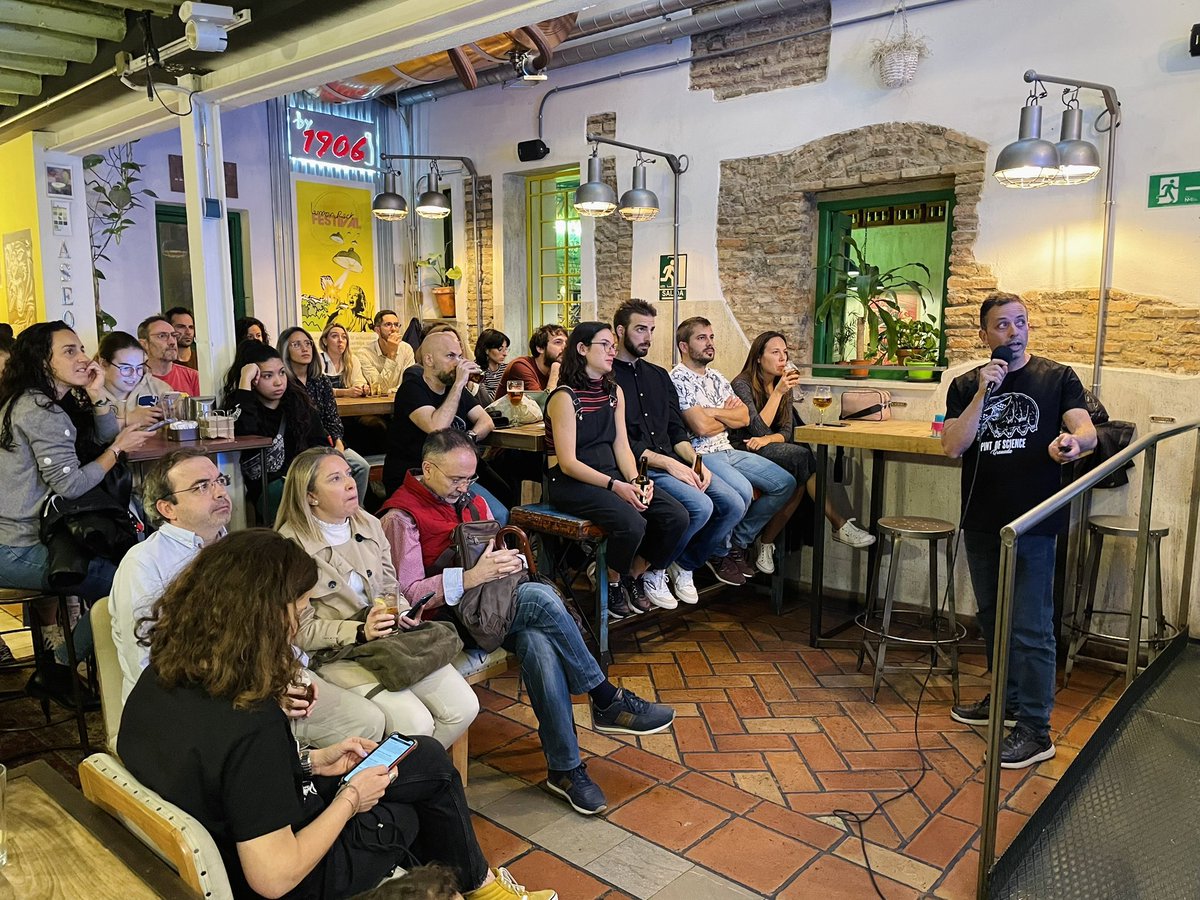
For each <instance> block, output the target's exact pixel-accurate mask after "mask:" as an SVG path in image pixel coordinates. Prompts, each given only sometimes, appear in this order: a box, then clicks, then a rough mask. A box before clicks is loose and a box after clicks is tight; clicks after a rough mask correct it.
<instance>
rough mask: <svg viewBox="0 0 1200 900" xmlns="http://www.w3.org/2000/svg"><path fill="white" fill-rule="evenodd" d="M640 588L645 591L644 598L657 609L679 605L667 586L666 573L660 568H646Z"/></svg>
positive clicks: (672, 607)
mask: <svg viewBox="0 0 1200 900" xmlns="http://www.w3.org/2000/svg"><path fill="white" fill-rule="evenodd" d="M642 590H643V591H645V592H646V599H647V600H649V601H650V602H651V603H653V604H654V605H655V606H657V607H658V608H659V609H674V608H675V607H677V606H678V605H679V601H678V600H676V599H675V595H674V594H672V593H671V590H670V588H668V587H667V573H666V572H664V571H663V570H662V569H647V570H646V572H645V573H644V574H643V575H642Z"/></svg>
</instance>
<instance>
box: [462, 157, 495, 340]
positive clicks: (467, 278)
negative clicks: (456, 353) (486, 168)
mask: <svg viewBox="0 0 1200 900" xmlns="http://www.w3.org/2000/svg"><path fill="white" fill-rule="evenodd" d="M463 191H464V194H465V203H464V206H465V210H466V217H467V219H466V223H467V224H466V240H467V255H466V260H467V262H466V264H465V265H464V266H463V267H462V268H463V281H464V283H465V284H466V286H467V304H468V308H467V310H466V315H465V316H463V318H464V319H466V322H467V334H468V337H467V342H468V343H469V344H470V346H471V347H472V348H473V347H474V346H475V338H477V337H478V336H479V331H480V329H481V328H490V327H492V322H493V321H494V318H495V303H494V296H495V293H494V290H493V276H494V273H495V267H494V265H493V263H492V176H491V175H481V176H479V242H480V244H481V250H482V252H481V254H480V255H481V256H482V257H483V324H482V325H480V323H479V305H478V302H477V300H476V297H475V266H476V259H475V235H474V234H473V232H472V230H471V207H472V203H473V201H472V198H471V179H470V178H466V179H464V180H463Z"/></svg>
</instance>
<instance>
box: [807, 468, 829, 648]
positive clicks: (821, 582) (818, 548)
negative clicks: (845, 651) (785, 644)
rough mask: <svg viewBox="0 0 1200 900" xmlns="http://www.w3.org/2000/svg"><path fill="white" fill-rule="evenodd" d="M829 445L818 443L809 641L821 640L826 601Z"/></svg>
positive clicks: (815, 643) (815, 642)
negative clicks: (823, 610)
mask: <svg viewBox="0 0 1200 900" xmlns="http://www.w3.org/2000/svg"><path fill="white" fill-rule="evenodd" d="M828 468H829V445H828V444H817V496H816V497H814V498H813V558H812V606H811V607H810V608H809V637H808V643H809V644H810V645H811V646H813V647H816V646H818V645H819V644H818V642H819V641H820V640H821V612H822V607H823V606H824V603H825V493H826V470H827V469H828Z"/></svg>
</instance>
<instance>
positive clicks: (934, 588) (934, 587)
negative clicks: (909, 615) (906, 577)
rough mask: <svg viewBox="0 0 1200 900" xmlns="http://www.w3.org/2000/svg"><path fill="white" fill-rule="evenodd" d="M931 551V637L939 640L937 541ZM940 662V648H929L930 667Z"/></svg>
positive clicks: (933, 542) (929, 548) (930, 545)
mask: <svg viewBox="0 0 1200 900" xmlns="http://www.w3.org/2000/svg"><path fill="white" fill-rule="evenodd" d="M927 549H928V551H929V637H930V638H933V639H936V638H937V626H938V562H937V541H931V542H930V544H929V546H928V548H927ZM937 662H938V646H937V644H934V645H933V646H932V647H930V648H929V665H931V666H936V665H937Z"/></svg>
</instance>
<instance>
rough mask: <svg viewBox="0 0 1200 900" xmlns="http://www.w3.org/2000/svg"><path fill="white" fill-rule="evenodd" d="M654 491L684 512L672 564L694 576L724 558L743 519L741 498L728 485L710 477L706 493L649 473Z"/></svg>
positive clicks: (677, 480)
mask: <svg viewBox="0 0 1200 900" xmlns="http://www.w3.org/2000/svg"><path fill="white" fill-rule="evenodd" d="M649 475H650V478H651V479H652V480H653V481H654V489H655V490H656V491H663V492H665V493H667V494H670V495H671V496H672V497H674V498H675V499H676V500H678V501H679V502H680V503H682V504H683V508H684V509H686V510H687V514H688V523H689V524H688V527H687V530H686V531H684V533H683V534H682V535H681V536H680V539H679V544H678V549H677V550H676V554H677V556H676V559H675V562H676V563H678V565H679V568H681V569H683V570H684V571H686V572H694V571H696V570H697V569H699V568H700V567H701V566H702V565H704V564H705V563H706V562H708V560H710V559H712V558H713V557H714V556H725V555H726V554H727V553H728V552H729V550H728V547H727V546H726V545H727V543H728V541H729V535H730V534H731V533H732V532H733V529H734V526H735V525H737V523H738V522H740V521H742V517H743V516H744V515H746V508H747V504H746V503H745V502H744V501H743V500H742V495H741V494H739V493H738V492H737V490H735V489H734V487H733V486H732V485H730V484H729V483H728V482H727V481H724V480H722V479H720V478H718V477H717V476H716V475H713V477H712V481H711V482H709V485H708V490H707V491H702V490H700V489H699V488H697V487H693V486H692V485H690V484H688V483H687V482H684V481H680V480H679V479H678V478H676V477H674V476H673V475H668V474H667V473H666V472H663V471H659V470H651V471H650V472H649Z"/></svg>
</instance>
